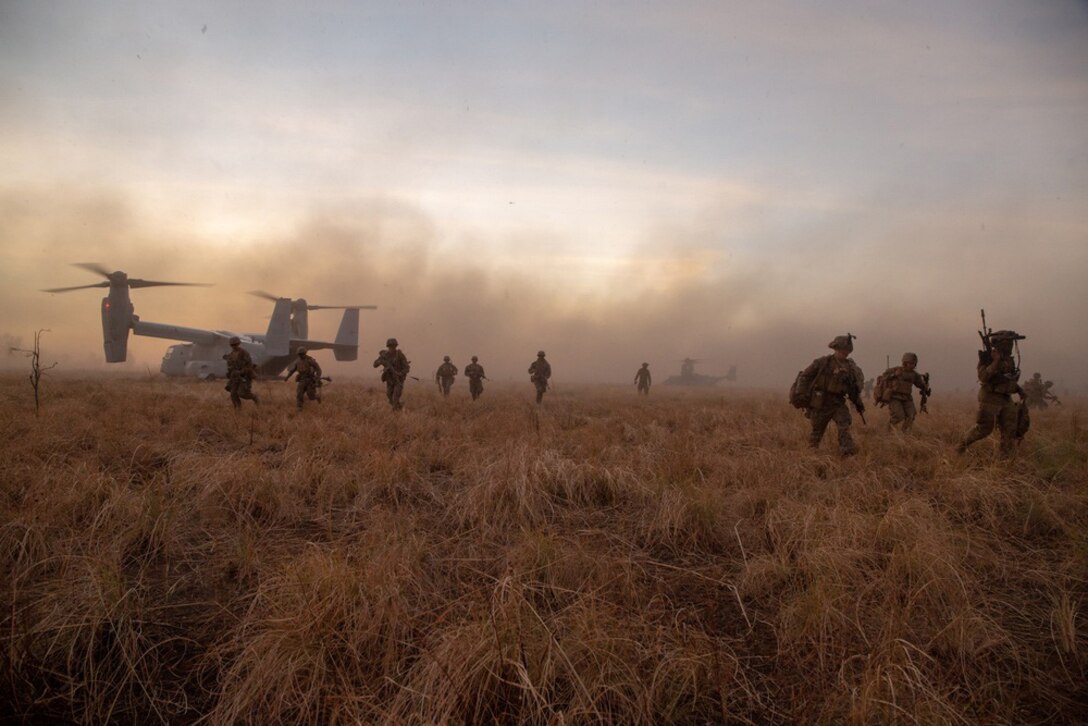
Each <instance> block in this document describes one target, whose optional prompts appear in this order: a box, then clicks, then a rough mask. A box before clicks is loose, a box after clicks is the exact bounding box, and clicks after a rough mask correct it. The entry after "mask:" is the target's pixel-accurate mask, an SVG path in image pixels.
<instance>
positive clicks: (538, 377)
mask: <svg viewBox="0 0 1088 726" xmlns="http://www.w3.org/2000/svg"><path fill="white" fill-rule="evenodd" d="M551 377H552V364H551V363H549V362H548V361H547V359H546V358H545V357H544V351H539V352H537V354H536V360H534V361H533V362H532V363H531V364H529V380H530V381H532V384H533V386H535V387H536V402H537V403H541V402H543V401H544V392H545V391H547V390H548V380H549V379H550V378H551Z"/></svg>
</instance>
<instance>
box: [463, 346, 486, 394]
mask: <svg viewBox="0 0 1088 726" xmlns="http://www.w3.org/2000/svg"><path fill="white" fill-rule="evenodd" d="M478 360H479V358H477V357H476V356H472V362H471V363H469V364H468V365H467V366H465V375H466V376H468V392H469V393H470V394H472V400H473V401H475V400H476V399H477V398H479V397H480V394H481V393H483V392H484V382H483V381H484V379H485V378H487V376H486V375H485V374H484V367H483V366H482V365H480V364H479V363H477V362H476V361H478Z"/></svg>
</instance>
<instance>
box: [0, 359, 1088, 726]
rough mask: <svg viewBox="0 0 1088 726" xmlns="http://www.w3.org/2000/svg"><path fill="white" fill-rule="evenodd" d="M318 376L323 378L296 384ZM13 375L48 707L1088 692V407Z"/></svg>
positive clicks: (12, 428) (632, 715)
mask: <svg viewBox="0 0 1088 726" xmlns="http://www.w3.org/2000/svg"><path fill="white" fill-rule="evenodd" d="M289 389H291V390H289ZM259 390H260V392H261V393H262V395H263V398H262V400H263V401H264V404H263V405H262V406H261V407H260V408H259V409H258V408H251V407H249V406H248V404H247V407H246V408H245V409H243V411H242V413H241V414H235V413H233V412H232V410H231V408H230V405H229V402H228V401H227V399H226V397H225V393H224V392H223V391H222V388H221V387H220V386H216V385H208V384H200V383H195V382H168V381H163V380H151V381H149V380H146V379H145V380H123V379H99V380H94V379H88V380H79V379H74V378H64V377H60V376H58V377H55V378H53V379H51V380H50V381H49V386H48V388H46V389H44V390H43V393H44V399H43V408H42V415H41V418H40V419H35V418H34V413H33V402H32V400H31V399H30V397H29V389H28V388H27V387H26V384H25V382H24V381H22V379H21V378H14V377H13V378H8V379H3V380H0V400H2V401H3V403H4V409H3V411H4V419H5V427H4V430H5V434H6V435H5V436H4V439H3V443H2V444H0V446H2V451H0V556H2V557H3V560H2V561H0V583H2V585H3V587H2V590H0V592H2V598H3V600H2V602H0V643H2V650H0V652H2V656H0V658H2V660H0V664H2V666H3V667H2V669H0V675H2V679H0V702H2V703H4V704H6V706H5V708H7V715H9V716H11V717H14V718H16V719H27V720H69V721H77V722H95V723H98V722H103V721H109V720H115V721H139V722H158V721H162V722H191V721H194V720H204V721H206V722H209V723H236V722H252V723H276V722H305V723H321V724H325V723H353V722H398V723H399V722H404V723H420V724H423V723H439V722H442V723H446V722H458V723H460V722H472V723H478V722H524V723H541V724H544V723H548V724H553V723H584V722H602V721H603V722H612V723H646V724H651V723H653V724H656V723H706V722H712V723H714V722H736V723H776V722H778V723H787V722H801V723H840V722H852V723H873V722H903V723H911V722H917V723H934V722H943V723H961V722H978V721H982V722H987V723H1042V722H1072V721H1077V720H1083V719H1084V717H1085V714H1086V713H1088V688H1086V685H1085V684H1086V683H1088V625H1086V618H1085V612H1084V610H1085V604H1086V602H1088V600H1086V595H1088V583H1086V579H1088V486H1086V481H1088V436H1086V435H1085V434H1084V433H1083V432H1081V431H1079V430H1078V429H1077V427H1076V418H1075V414H1077V413H1078V412H1079V414H1080V419H1081V420H1083V419H1084V408H1085V406H1084V402H1083V401H1072V402H1069V403H1067V405H1066V406H1065V407H1063V408H1059V409H1053V410H1049V411H1047V412H1045V413H1043V414H1038V415H1036V416H1035V420H1034V428H1033V430H1032V431H1031V433H1030V434H1029V437H1028V439H1027V440H1026V441H1025V442H1024V444H1023V446H1022V447H1021V448H1020V450H1019V453H1018V456H1017V457H1016V459H1015V460H1013V461H1011V462H1004V461H999V460H997V459H996V458H995V454H994V451H993V447H992V446H991V445H990V443H989V442H983V443H980V444H979V445H976V446H975V447H974V448H972V449H971V450H970V451H969V452H968V453H967V455H966V456H963V457H959V456H957V455H956V454H955V453H954V452H953V448H952V447H953V444H954V442H955V441H956V440H957V438H958V436H959V435H960V433H962V431H963V429H965V428H967V427H968V426H969V425H970V422H971V418H972V415H973V407H972V403H971V401H970V399H968V398H967V397H963V398H960V399H953V400H948V399H937V400H934V401H933V402H931V407H932V410H933V413H932V415H930V416H923V417H921V418H920V420H919V421H918V423H917V425H916V428H915V434H914V435H913V436H902V435H900V434H894V433H892V434H889V433H886V432H885V431H884V429H883V424H884V421H885V420H886V414H885V413H884V412H880V411H873V412H872V413H871V414H870V420H871V423H870V424H869V426H868V427H860V426H859V427H858V438H859V440H860V443H861V447H862V448H861V454H860V455H858V456H856V457H854V458H851V459H846V460H843V459H840V458H839V457H837V456H836V455H834V452H833V448H832V446H831V442H830V441H825V444H824V447H823V448H822V449H820V450H819V451H816V452H812V451H809V450H808V449H807V448H806V447H805V433H806V430H805V425H806V422H805V420H804V419H803V418H802V417H801V416H800V415H799V414H798V413H797V412H796V411H794V410H793V409H790V408H789V407H788V406H787V405H786V404H785V403H784V402H783V401H782V396H780V395H779V396H775V395H770V394H760V393H744V392H737V391H733V390H729V389H723V390H717V389H715V390H713V391H710V392H694V391H669V390H666V389H655V390H654V391H653V393H652V395H651V396H650V397H649V398H648V399H639V398H637V397H635V395H634V393H633V390H632V391H627V390H625V389H618V388H606V387H596V388H594V387H582V388H577V387H569V388H564V389H563V390H561V391H560V392H559V393H558V394H557V395H552V394H549V399H548V400H547V401H546V403H545V405H544V406H543V407H541V408H540V409H538V408H537V407H535V406H534V405H533V404H532V403H531V394H532V391H531V390H530V387H529V386H528V385H525V386H502V385H496V386H492V387H490V388H489V390H488V391H487V392H486V393H485V397H484V398H483V399H481V400H480V401H478V402H476V403H473V402H471V401H470V400H468V396H467V391H464V390H455V394H454V396H452V397H451V398H450V399H448V400H443V399H441V398H440V397H439V396H438V394H437V392H432V391H431V390H430V387H428V386H421V387H420V388H418V389H409V391H408V392H407V395H406V401H407V408H406V410H405V411H403V412H401V413H399V414H394V413H392V412H390V411H389V410H388V406H387V404H386V403H385V400H384V396H383V395H382V394H381V392H379V391H377V390H376V389H375V388H373V387H371V386H369V385H365V384H362V383H347V384H344V383H340V382H337V383H336V384H335V385H334V386H330V387H329V388H327V389H326V391H325V402H324V403H323V404H321V405H320V406H318V405H310V404H308V405H307V407H306V409H305V410H304V411H303V412H301V414H296V413H295V411H294V403H293V395H292V393H293V387H288V386H283V385H282V384H279V385H276V384H275V383H261V384H259Z"/></svg>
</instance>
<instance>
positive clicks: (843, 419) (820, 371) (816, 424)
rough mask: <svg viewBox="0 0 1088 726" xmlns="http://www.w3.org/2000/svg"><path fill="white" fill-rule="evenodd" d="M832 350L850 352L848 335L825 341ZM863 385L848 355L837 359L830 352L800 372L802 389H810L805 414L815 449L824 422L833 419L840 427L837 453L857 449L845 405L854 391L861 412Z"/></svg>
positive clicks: (852, 347) (848, 411)
mask: <svg viewBox="0 0 1088 726" xmlns="http://www.w3.org/2000/svg"><path fill="white" fill-rule="evenodd" d="M827 347H829V348H831V349H833V350H845V351H846V352H847V353H849V352H853V350H854V345H853V342H852V340H851V339H850V337H848V336H845V335H840V336H839V337H837V338H835V339H834V340H833V341H831V343H829V344H828V346H827ZM864 384H865V376H864V375H863V374H862V372H861V368H859V367H858V365H857V363H855V362H854V361H853V360H852V359H851V358H846V359H844V360H839V358H838V357H837V356H836V355H835V354H834V353H833V354H831V355H825V356H823V357H822V358H817V359H816V360H814V361H812V364H811V365H810V366H809V367H808V368H806V369H805V370H804V371H803V372H802V373H801V386H802V388H803V389H804V390H810V391H812V397H811V399H810V408H808V409H807V411H806V415H807V416H808V417H809V420H810V421H811V422H812V432H811V433H810V434H809V437H808V444H809V446H811V447H812V448H814V449H817V448H819V446H820V440H821V439H823V437H824V431H826V430H827V425H828V424H829V423H831V422H832V421H834V422H835V425H836V426H837V427H838V429H839V453H841V454H842V455H843V456H851V455H852V454H856V453H857V451H858V447H857V444H856V443H855V442H854V437H853V436H851V435H850V425H851V423H852V420H851V418H850V410H849V409H848V408H847V407H846V398H847V395H848V394H850V392H851V390H854V391H856V392H857V395H858V398H857V403H858V405H859V410H861V411H864V410H865V407H864V405H862V404H861V398H860V393H861V387H862V386H863V385H864Z"/></svg>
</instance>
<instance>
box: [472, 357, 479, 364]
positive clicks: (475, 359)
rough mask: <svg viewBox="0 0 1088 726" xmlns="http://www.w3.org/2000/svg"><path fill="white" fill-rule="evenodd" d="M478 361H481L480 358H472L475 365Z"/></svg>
mask: <svg viewBox="0 0 1088 726" xmlns="http://www.w3.org/2000/svg"><path fill="white" fill-rule="evenodd" d="M478 360H480V359H479V358H477V357H476V356H472V362H473V363H475V362H476V361H478Z"/></svg>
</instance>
